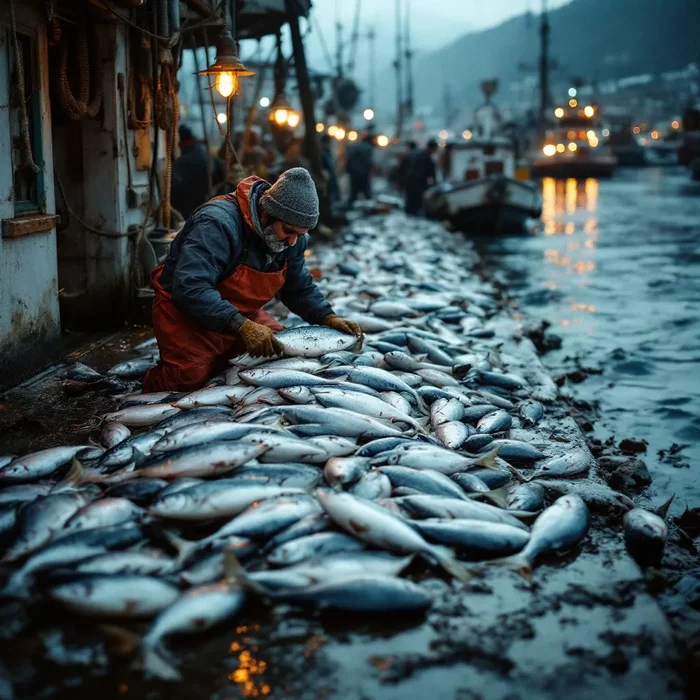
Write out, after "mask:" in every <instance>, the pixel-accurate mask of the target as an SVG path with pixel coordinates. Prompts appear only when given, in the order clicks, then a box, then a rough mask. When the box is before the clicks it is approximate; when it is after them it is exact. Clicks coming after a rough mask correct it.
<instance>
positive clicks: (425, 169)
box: [404, 139, 438, 216]
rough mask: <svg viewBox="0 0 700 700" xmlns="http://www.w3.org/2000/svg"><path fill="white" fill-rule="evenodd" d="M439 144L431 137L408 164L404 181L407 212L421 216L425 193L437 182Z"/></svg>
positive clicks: (412, 156) (411, 157)
mask: <svg viewBox="0 0 700 700" xmlns="http://www.w3.org/2000/svg"><path fill="white" fill-rule="evenodd" d="M437 148H438V145H437V141H436V140H435V139H430V141H428V143H427V145H426V147H425V148H424V149H422V150H420V151H415V152H414V153H413V154H412V155H411V156H410V158H409V161H408V163H407V165H406V172H405V176H404V182H405V187H406V213H407V214H414V215H416V216H419V215H420V214H421V213H422V212H423V195H424V194H425V191H426V190H427V189H428V187H430V186H431V185H434V184H435V161H434V160H433V158H434V155H435V152H436V151H437Z"/></svg>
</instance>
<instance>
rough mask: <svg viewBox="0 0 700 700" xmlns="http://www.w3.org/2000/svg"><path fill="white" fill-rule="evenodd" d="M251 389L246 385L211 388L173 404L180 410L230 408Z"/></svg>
mask: <svg viewBox="0 0 700 700" xmlns="http://www.w3.org/2000/svg"><path fill="white" fill-rule="evenodd" d="M252 391H253V388H252V387H250V386H246V385H242V384H240V385H236V386H229V385H224V386H213V387H206V388H204V389H199V390H198V391H193V392H192V393H191V394H186V395H185V396H183V397H182V398H181V399H178V400H177V401H175V402H174V403H173V406H175V407H176V408H180V409H188V408H197V407H199V406H230V405H232V404H235V403H238V402H240V401H242V400H243V399H244V398H245V397H246V396H247V395H248V394H250V393H251V392H252Z"/></svg>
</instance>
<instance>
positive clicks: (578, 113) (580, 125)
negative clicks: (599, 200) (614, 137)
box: [530, 98, 617, 178]
mask: <svg viewBox="0 0 700 700" xmlns="http://www.w3.org/2000/svg"><path fill="white" fill-rule="evenodd" d="M554 118H555V125H554V126H553V127H552V128H551V129H547V131H546V133H545V135H544V143H543V144H540V146H538V147H537V149H536V151H535V152H534V153H533V154H532V156H531V159H530V170H531V172H532V175H533V176H534V177H556V178H570V177H573V178H588V177H610V176H611V175H612V174H613V173H614V172H615V168H616V167H617V158H616V157H615V155H614V154H613V152H612V150H611V149H610V148H609V147H608V146H607V145H606V144H605V143H604V141H603V140H602V135H601V130H600V108H599V107H598V105H596V104H588V105H583V104H579V103H578V100H576V99H574V98H572V99H571V100H570V101H569V103H568V105H564V106H561V105H560V106H557V107H555V108H554ZM540 149H541V150H540Z"/></svg>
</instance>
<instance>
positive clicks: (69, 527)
mask: <svg viewBox="0 0 700 700" xmlns="http://www.w3.org/2000/svg"><path fill="white" fill-rule="evenodd" d="M142 515H143V510H142V509H141V508H139V507H138V506H135V505H134V504H133V503H132V502H131V501H129V500H128V499H126V498H100V499H99V500H97V501H93V502H92V503H89V504H88V505H86V506H83V507H82V508H81V509H80V510H79V511H78V512H77V513H75V515H73V516H72V517H71V518H70V519H69V520H67V521H66V524H65V525H64V527H63V529H64V531H67V532H75V531H77V530H89V529H91V528H95V527H107V526H109V525H121V524H122V523H126V522H129V521H132V520H136V519H138V518H140V517H141V516H142Z"/></svg>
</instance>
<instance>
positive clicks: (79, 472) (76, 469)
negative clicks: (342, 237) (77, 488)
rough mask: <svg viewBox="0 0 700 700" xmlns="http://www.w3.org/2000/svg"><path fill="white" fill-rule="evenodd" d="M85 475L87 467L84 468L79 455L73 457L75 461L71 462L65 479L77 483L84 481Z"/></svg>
mask: <svg viewBox="0 0 700 700" xmlns="http://www.w3.org/2000/svg"><path fill="white" fill-rule="evenodd" d="M84 476H85V469H84V468H83V465H82V463H81V462H80V460H79V459H78V458H77V457H73V461H72V462H71V465H70V469H69V470H68V473H67V474H66V478H65V479H64V481H68V482H71V483H73V484H76V485H77V484H80V483H81V482H82V480H83V477H84Z"/></svg>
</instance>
